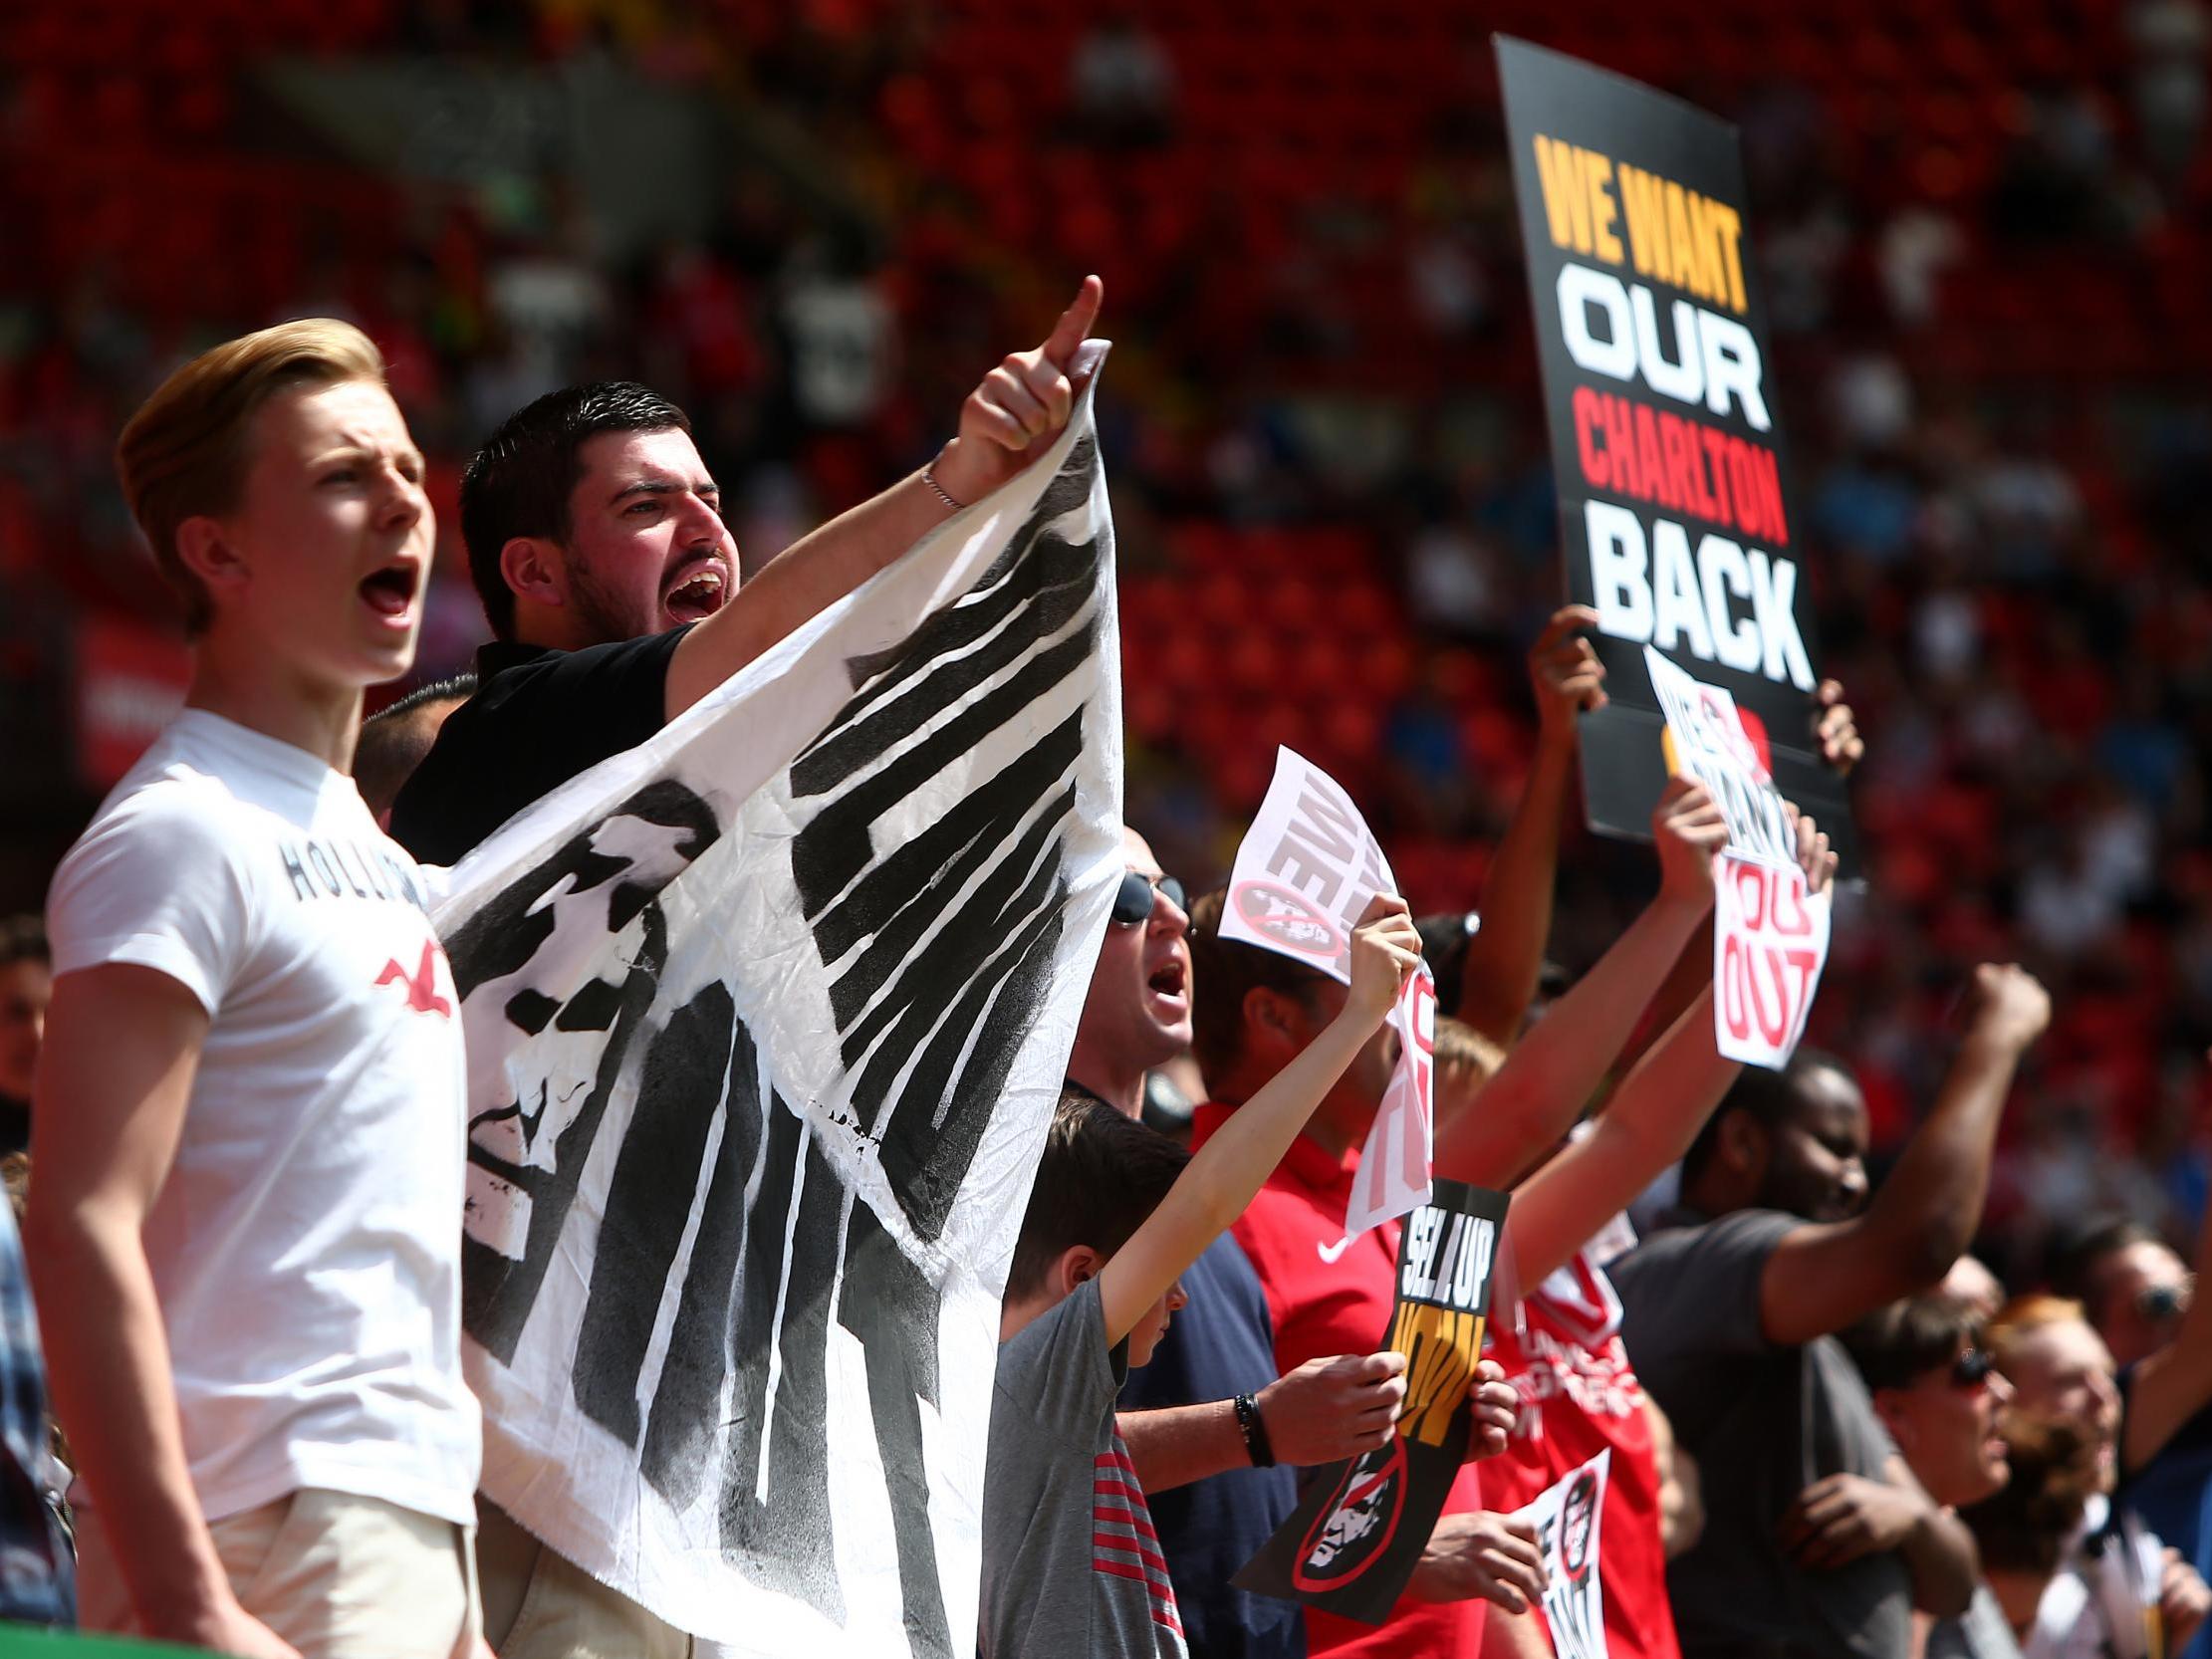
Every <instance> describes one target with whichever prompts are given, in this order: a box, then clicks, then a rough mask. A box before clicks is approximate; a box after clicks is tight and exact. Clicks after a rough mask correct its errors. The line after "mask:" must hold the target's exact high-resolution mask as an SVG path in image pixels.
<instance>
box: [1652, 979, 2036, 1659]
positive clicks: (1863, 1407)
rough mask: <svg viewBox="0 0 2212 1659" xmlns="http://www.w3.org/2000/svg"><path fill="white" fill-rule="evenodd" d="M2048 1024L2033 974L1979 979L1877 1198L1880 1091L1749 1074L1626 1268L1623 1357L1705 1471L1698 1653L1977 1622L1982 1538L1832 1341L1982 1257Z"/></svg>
mask: <svg viewBox="0 0 2212 1659" xmlns="http://www.w3.org/2000/svg"><path fill="white" fill-rule="evenodd" d="M2050 1012H2051V1004H2050V999H2049V998H2048V997H2046V996H2045V994H2044V992H2043V988H2042V987H2041V986H2039V985H2037V984H2036V982H2035V981H2034V980H2033V979H2031V978H2030V977H2029V976H2028V975H2026V974H2025V973H2023V972H2021V971H2020V970H2019V969H2018V968H2014V967H2003V968H1998V967H1984V968H1980V969H1977V970H1976V972H1975V978H1974V987H1973V992H1972V995H1971V997H1970V1000H1969V1010H1968V1021H1967V1031H1966V1036H1965V1039H1964V1041H1963V1042H1962V1044H1961V1045H1960V1049H1959V1053H1958V1056H1957V1058H1956V1059H1955V1060H1954V1061H1953V1063H1952V1066H1951V1070H1950V1073H1949V1075H1948V1076H1947V1077H1946V1078H1945V1080H1944V1084H1943V1088H1942V1090H1941V1092H1940V1093H1939V1094H1938V1095H1937V1098H1936V1102H1935V1105H1934V1108H1933V1109H1932V1110H1931V1111H1930V1112H1929V1114H1928V1118H1927V1121H1926V1122H1925V1123H1923V1124H1922V1125H1921V1127H1920V1130H1919V1132H1918V1133H1917V1134H1916V1135H1914V1137H1913V1139H1912V1143H1911V1144H1910V1145H1909V1146H1908V1147H1906V1149H1905V1151H1904V1154H1903V1155H1902V1156H1901V1157H1900V1158H1899V1159H1898V1161H1897V1164H1896V1167H1895V1168H1894V1169H1893V1170H1891V1172H1890V1174H1889V1178H1888V1179H1887V1180H1886V1181H1885V1182H1884V1183H1883V1185H1882V1188H1881V1191H1880V1192H1879V1193H1877V1194H1875V1196H1874V1198H1873V1200H1872V1202H1871V1203H1868V1202H1867V1201H1866V1174H1865V1168H1864V1164H1863V1159H1864V1157H1865V1151H1866V1105H1865V1100H1864V1098H1863V1097H1862V1096H1861V1095H1860V1093H1859V1090H1858V1085H1857V1083H1856V1082H1855V1081H1854V1080H1853V1079H1852V1077H1851V1075H1850V1073H1849V1071H1848V1070H1846V1069H1845V1068H1844V1067H1843V1065H1842V1063H1841V1062H1839V1061H1837V1060H1835V1059H1834V1058H1832V1057H1830V1056H1827V1055H1823V1054H1819V1053H1817V1052H1815V1051H1812V1050H1806V1049H1801V1050H1799V1051H1798V1053H1797V1055H1796V1057H1795V1058H1794V1059H1793V1060H1792V1061H1791V1062H1790V1064H1789V1066H1788V1067H1786V1068H1785V1069H1783V1070H1781V1071H1765V1070H1747V1071H1746V1072H1745V1073H1744V1074H1743V1076H1742V1078H1741V1079H1740V1080H1739V1081H1738V1082H1737V1084H1736V1085H1735V1087H1734V1088H1733V1089H1731V1091H1730V1093H1729V1095H1728V1097H1727V1098H1726V1099H1725V1100H1723V1102H1722V1103H1721V1106H1720V1109H1719V1110H1718V1111H1717V1112H1715V1113H1714V1115H1713V1118H1712V1120H1711V1121H1710V1122H1709V1123H1708V1124H1707V1125H1706V1127H1705V1130H1704V1131H1703V1132H1702V1133H1701V1134H1700V1135H1699V1136H1698V1138H1697V1140H1696V1142H1695V1143H1694V1144H1693V1145H1692V1146H1691V1148H1690V1151H1689V1154H1688V1156H1687V1157H1685V1158H1684V1160H1683V1165H1682V1197H1683V1208H1682V1209H1681V1210H1680V1211H1678V1212H1676V1213H1675V1214H1673V1215H1671V1216H1670V1217H1668V1218H1667V1223H1666V1225H1665V1226H1664V1227H1663V1228H1662V1230H1661V1231H1659V1232H1656V1233H1654V1234H1653V1235H1652V1236H1651V1237H1649V1238H1647V1239H1645V1240H1644V1241H1643V1242H1642V1243H1641V1244H1639V1245H1638V1246H1637V1247H1636V1248H1635V1249H1634V1250H1632V1251H1630V1252H1629V1253H1628V1254H1627V1255H1626V1256H1624V1257H1622V1258H1620V1259H1619V1260H1618V1261H1617V1262H1615V1263H1614V1264H1613V1265H1612V1267H1611V1269H1610V1272H1611V1275H1612V1279H1613V1284H1614V1286H1615V1288H1616V1289H1617V1290H1618V1291H1619V1293H1620V1300H1621V1303H1622V1306H1623V1309H1624V1316H1623V1320H1622V1326H1621V1335H1622V1338H1623V1340H1624V1341H1625V1342H1626V1343H1627V1347H1628V1353H1629V1356H1630V1357H1631V1358H1632V1359H1633V1360H1634V1362H1635V1367H1636V1371H1637V1373H1638V1375H1640V1376H1641V1377H1642V1379H1643V1383H1644V1386H1645V1387H1646V1388H1647V1389H1648V1390H1649V1391H1650V1393H1651V1394H1652V1396H1653V1397H1654V1398H1656V1399H1657V1400H1658V1402H1659V1405H1660V1408H1661V1409H1662V1410H1664V1411H1665V1412H1666V1413H1667V1415H1668V1416H1669V1417H1670V1418H1671V1419H1672V1420H1673V1423H1674V1428H1675V1432H1676V1434H1677V1435H1678V1436H1680V1438H1681V1442H1682V1444H1683V1446H1684V1447H1685V1448H1686V1449H1687V1450H1688V1451H1689V1453H1690V1455H1691V1456H1692V1457H1693V1458H1695V1459H1696V1460H1697V1462H1698V1465H1699V1467H1700V1469H1701V1471H1702V1472H1703V1475H1704V1488H1705V1497H1706V1510H1707V1516H1706V1525H1705V1531H1704V1534H1703V1536H1702V1537H1701V1538H1700V1539H1699V1540H1698V1542H1697V1543H1696V1545H1695V1546H1694V1547H1692V1548H1691V1549H1690V1550H1689V1551H1688V1552H1687V1553H1685V1554H1683V1555H1681V1556H1680V1557H1678V1558H1677V1559H1676V1560H1675V1561H1673V1562H1672V1563H1671V1564H1670V1566H1669V1569H1668V1573H1667V1580H1668V1586H1669V1588H1670V1590H1671V1592H1672V1595H1671V1599H1672V1601H1673V1605H1674V1614H1675V1620H1676V1624H1677V1626H1678V1628H1679V1630H1680V1634H1681V1640H1682V1652H1683V1654H1684V1655H1685V1659H1749V1656H1754V1655H1756V1656H1758V1659H1884V1656H1888V1655H1894V1654H1897V1653H1902V1652H1904V1651H1906V1648H1907V1644H1908V1642H1909V1639H1910V1634H1911V1614H1912V1609H1913V1607H1914V1606H1915V1605H1917V1606H1919V1607H1922V1608H1924V1609H1925V1610H1927V1611H1930V1612H1934V1613H1938V1614H1941V1615H1944V1616H1956V1615H1957V1614H1958V1613H1960V1612H1962V1611H1964V1610H1965V1607H1966V1604H1967V1601H1968V1599H1969V1598H1970V1597H1971V1595H1972V1593H1973V1587H1974V1550H1973V1544H1972V1541H1971V1540H1969V1539H1968V1538H1967V1536H1966V1534H1965V1532H1964V1530H1963V1528H1961V1527H1960V1526H1959V1524H1958V1523H1957V1521H1956V1520H1955V1519H1954V1518H1952V1517H1950V1516H1947V1515H1945V1514H1944V1513H1943V1512H1942V1511H1940V1510H1939V1509H1938V1508H1937V1507H1936V1506H1935V1505H1934V1504H1932V1503H1931V1502H1930V1501H1929V1500H1928V1497H1927V1495H1926V1494H1925V1493H1924V1492H1923V1491H1921V1489H1920V1487H1919V1485H1918V1483H1917V1482H1915V1481H1914V1480H1913V1479H1912V1475H1911V1472H1910V1470H1908V1469H1907V1468H1906V1467H1905V1465H1904V1463H1903V1461H1902V1460H1901V1459H1900V1458H1898V1456H1897V1454H1896V1449H1895V1447H1894V1446H1893V1445H1892V1444H1891V1443H1890V1440H1889V1437H1888V1435H1887V1434H1886V1433H1884V1432H1883V1429H1882V1427H1881V1424H1880V1422H1879V1420H1878V1419H1877V1418H1876V1416H1875V1413H1874V1408H1873V1405H1872V1402H1871V1401H1870V1399H1869V1398H1868V1396H1867V1392H1866V1385H1865V1384H1864V1383H1863V1382H1862V1381H1861V1380H1860V1379H1859V1376H1858V1373H1857V1372H1856V1370H1855V1369H1853V1367H1852V1366H1851V1363H1850V1361H1849V1359H1848V1358H1847V1357H1846V1356H1845V1354H1844V1352H1843V1348H1842V1346H1841V1345H1840V1344H1839V1343H1838V1342H1837V1341H1836V1340H1835V1334H1834V1333H1835V1332H1837V1331H1840V1330H1842V1329H1843V1328H1844V1327H1845V1326H1846V1325H1849V1324H1851V1323H1852V1322H1853V1321H1855V1320H1857V1319H1859V1318H1861V1317H1863V1316H1865V1315H1866V1314H1868V1313H1870V1312H1872V1311H1873V1310H1874V1309H1875V1308H1877V1307H1880V1306H1882V1305H1883V1304H1884V1303H1891V1302H1894V1301H1896V1300H1897V1299H1898V1298H1900V1297H1905V1296H1911V1295H1916V1294H1918V1293H1919V1292H1922V1291H1925V1290H1927V1289H1929V1288H1931V1287H1933V1286H1934V1285H1936V1284H1937V1283H1938V1282H1939V1281H1940V1280H1941V1279H1942V1277H1943V1275H1944V1273H1945V1271H1946V1270H1947V1269H1948V1268H1949V1267H1950V1265H1951V1264H1952V1262H1954V1261H1955V1260H1957V1258H1958V1256H1959V1255H1960V1253H1961V1252H1963V1251H1964V1250H1965V1249H1966V1246H1967V1244H1968V1242H1969V1240H1970V1239H1971V1238H1972V1236H1973V1232H1974V1229H1975V1227H1976V1226H1977V1225H1978V1224H1979V1222H1980V1219H1981V1213H1982V1203H1983V1200H1984V1198H1985V1197H1986V1195H1987V1193H1988V1189H1989V1166H1990V1156H1991V1153H1992V1150H1993V1148H1994V1146H1995V1142H1996V1136H1997V1125H1998V1120H1999V1118H2000V1116H2001V1115H2002V1113H2003V1110H2004V1104H2005V1099H2006V1096H2007V1094H2008V1092H2009V1090H2010V1088H2011V1084H2012V1079H2013V1074H2014V1071H2015V1069H2016V1068H2017V1067H2018V1065H2019V1062H2020V1057H2021V1055H2022V1054H2023V1053H2024V1052H2025V1051H2026V1049H2027V1048H2028V1046H2029V1044H2031V1043H2032V1042H2034V1041H2035V1039H2036V1037H2037V1036H2038V1034H2040V1033H2041V1032H2042V1030H2043V1028H2044V1025H2045V1024H2046V1023H2047V1021H2048V1020H2049V1018H2050Z"/></svg>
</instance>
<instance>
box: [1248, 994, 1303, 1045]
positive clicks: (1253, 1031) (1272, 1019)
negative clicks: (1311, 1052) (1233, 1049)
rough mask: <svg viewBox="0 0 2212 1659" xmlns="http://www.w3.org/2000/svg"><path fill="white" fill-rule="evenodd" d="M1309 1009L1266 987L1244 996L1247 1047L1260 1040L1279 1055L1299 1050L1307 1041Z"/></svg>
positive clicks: (1289, 997)
mask: <svg viewBox="0 0 2212 1659" xmlns="http://www.w3.org/2000/svg"><path fill="white" fill-rule="evenodd" d="M1306 1027H1307V1019H1306V1008H1305V1005H1304V1004H1302V1003H1301V1002H1300V1001H1299V1000H1298V999H1297V998H1296V997H1293V996H1288V995H1286V994H1285V993H1283V992H1281V991H1276V990H1272V989H1270V988H1269V987H1267V986H1264V985H1255V986H1253V987H1252V988H1251V989H1250V990H1249V991H1247V992H1245V994H1244V1030H1245V1035H1246V1038H1247V1040H1248V1041H1247V1046H1248V1047H1249V1046H1250V1044H1249V1040H1250V1039H1252V1038H1255V1037H1256V1038H1259V1039H1261V1040H1262V1041H1263V1042H1264V1043H1266V1044H1267V1045H1268V1046H1269V1047H1271V1048H1273V1049H1276V1050H1278V1051H1280V1050H1283V1049H1290V1050H1293V1051H1295V1050H1299V1049H1303V1048H1305V1046H1306V1040H1307V1036H1308V1033H1307V1030H1306Z"/></svg>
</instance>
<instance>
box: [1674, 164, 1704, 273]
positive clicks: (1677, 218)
mask: <svg viewBox="0 0 2212 1659" xmlns="http://www.w3.org/2000/svg"><path fill="white" fill-rule="evenodd" d="M1666 239H1667V242H1668V243H1669V248H1668V253H1667V262H1668V264H1669V266H1670V267H1671V269H1672V272H1673V274H1672V275H1671V276H1669V277H1668V278H1667V281H1668V282H1671V283H1672V284H1674V286H1675V287H1677V288H1686V289H1688V290H1689V291H1690V292H1691V293H1692V294H1696V295H1698V297H1699V298H1700V299H1703V298H1704V295H1703V294H1702V293H1700V291H1699V289H1698V287H1697V283H1696V281H1695V263H1696V262H1695V261H1694V260H1693V259H1692V258H1691V255H1690V206H1689V196H1688V192H1686V191H1685V190H1683V188H1682V186H1681V185H1679V184H1677V183H1675V182H1674V180H1673V179H1671V178H1670V179H1668V180H1667V181H1666Z"/></svg>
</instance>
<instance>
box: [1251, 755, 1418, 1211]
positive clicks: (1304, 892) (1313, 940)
mask: <svg viewBox="0 0 2212 1659" xmlns="http://www.w3.org/2000/svg"><path fill="white" fill-rule="evenodd" d="M1396 890H1397V885H1396V881H1395V879H1394V878H1393V877H1392V876H1391V874H1390V863H1389V860H1388V859H1386V858H1385V857H1383V855H1382V846H1381V843H1380V842H1378V841H1377V840H1376V839H1375V838H1374V833H1373V831H1372V830H1368V828H1367V821H1366V820H1365V819H1364V818H1362V817H1360V815H1359V809H1358V808H1357V807H1355V806H1354V805H1352V797H1351V796H1349V795H1347V794H1346V793H1345V792H1344V789H1343V788H1342V786H1340V785H1339V784H1338V783H1337V781H1336V780H1335V779H1334V778H1332V777H1330V776H1329V774H1328V773H1326V772H1324V771H1322V769H1321V768H1320V767H1318V766H1316V765H1314V763H1313V762H1312V761H1310V760H1308V759H1306V757H1305V756H1303V755H1301V754H1299V753H1298V752H1297V751H1296V750H1293V749H1288V748H1278V749H1277V750H1276V752H1275V778H1274V781H1273V782H1272V783H1271V784H1269V786H1268V792H1267V799H1266V800H1265V801H1262V802H1261V803H1260V811H1259V815H1258V816H1257V817H1256V818H1254V819H1253V821H1252V828H1251V829H1250V830H1246V831H1245V834H1244V841H1243V843H1242V844H1241V845H1240V846H1238V848H1237V861H1236V865H1235V867H1234V868H1233V869H1232V870H1231V871H1230V873H1229V892H1228V901H1227V902H1226V903H1225V904H1223V905H1222V907H1221V936H1222V937H1223V938H1224V939H1239V940H1242V941H1243V942H1244V943H1245V944H1248V945H1257V946H1259V947H1260V948H1261V949H1262V950H1272V951H1278V952H1280V953H1282V954H1283V955H1285V956H1288V957H1291V958H1293V959H1295V960H1297V961H1300V962H1304V963H1307V964H1308V965H1310V966H1312V967H1315V968H1318V969H1320V970H1321V971H1322V972H1323V973H1325V974H1327V975H1329V976H1330V978H1332V979H1336V980H1341V981H1342V982H1343V983H1345V984H1347V985H1350V984H1351V983H1352V929H1353V928H1354V927H1356V926H1357V925H1358V921H1359V917H1360V915H1361V913H1362V912H1364V911H1365V909H1366V908H1367V903H1368V901H1369V900H1370V899H1372V898H1373V897H1374V895H1375V894H1376V893H1388V892H1395V891H1396ZM1390 1027H1391V1029H1392V1030H1393V1031H1395V1032H1396V1033H1397V1036H1398V1064H1397V1067H1396V1068H1395V1069H1394V1070H1393V1071H1392V1072H1391V1074H1390V1082H1389V1086H1388V1087H1387V1088H1386V1089H1385V1090H1384V1091H1383V1096H1382V1104H1381V1107H1380V1108H1379V1109H1378V1110H1377V1111H1376V1112H1375V1116H1374V1123H1373V1126H1372V1127H1370V1128H1369V1129H1368V1131H1367V1143H1366V1145H1365V1147H1364V1148H1363V1149H1362V1150H1361V1152H1360V1154H1359V1179H1358V1181H1357V1183H1356V1184H1355V1185H1354V1186H1353V1188H1352V1203H1351V1204H1350V1206H1349V1207H1348V1208H1347V1210H1346V1212H1345V1237H1346V1238H1348V1239H1350V1238H1355V1237H1357V1236H1358V1235H1359V1234H1361V1233H1364V1232H1365V1231H1366V1230H1367V1229H1368V1228H1370V1227H1372V1226H1374V1225H1375V1224H1376V1223H1377V1222H1382V1221H1388V1220H1389V1219H1390V1218H1391V1217H1392V1216H1401V1215H1403V1214H1405V1212H1406V1211H1408V1210H1410V1209H1411V1208H1413V1206H1414V1205H1416V1204H1421V1203H1425V1202H1427V1200H1428V1194H1429V1187H1428V1166H1429V1159H1430V1156H1431V1154H1432V1152H1433V1150H1434V1144H1435V1110H1434V1102H1433V1099H1432V1093H1433V1084H1434V1081H1435V1067H1434V1065H1433V1063H1432V1060H1431V1057H1432V1056H1433V1055H1434V1053H1435V1050H1436V983H1435V981H1434V980H1432V979H1431V978H1430V977H1429V974H1428V970H1427V969H1425V968H1423V969H1421V970H1419V971H1417V972H1416V973H1415V974H1414V975H1413V977H1412V978H1411V979H1409V980H1408V981H1407V982H1406V985H1405V989H1404V990H1403V991H1401V992H1400V993H1399V994H1398V1000H1397V1005H1396V1006H1395V1007H1394V1008H1393V1009H1391V1011H1390Z"/></svg>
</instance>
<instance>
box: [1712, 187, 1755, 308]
mask: <svg viewBox="0 0 2212 1659" xmlns="http://www.w3.org/2000/svg"><path fill="white" fill-rule="evenodd" d="M1706 222H1707V223H1708V224H1709V225H1710V226H1711V228H1712V232H1713V237H1714V240H1715V241H1716V242H1718V243H1719V244H1720V257H1721V264H1722V266H1723V268H1724V269H1725V270H1726V271H1727V273H1728V294H1727V301H1728V309H1729V310H1731V311H1733V312H1735V313H1736V315H1737V316H1739V317H1741V316H1742V315H1743V314H1744V311H1745V309H1746V304H1747V302H1746V301H1745V299H1744V259H1743V249H1742V247H1741V245H1740V244H1741V242H1742V238H1743V230H1744V224H1743V220H1742V219H1740V218H1738V217H1737V215H1736V210H1735V209H1734V208H1733V207H1730V206H1729V205H1728V204H1727V203H1726V202H1718V201H1716V202H1708V203H1706ZM1718 297H1719V296H1718V295H1716V296H1715V298H1718Z"/></svg>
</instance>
